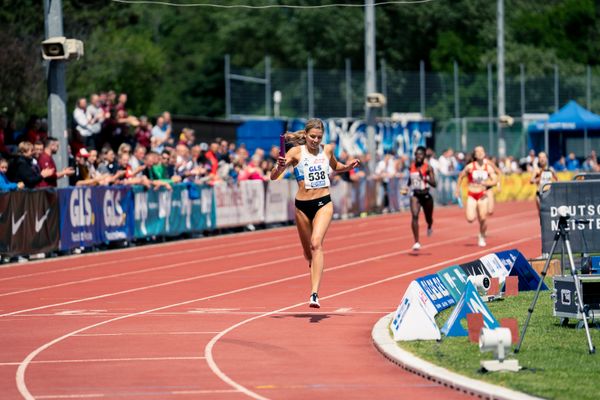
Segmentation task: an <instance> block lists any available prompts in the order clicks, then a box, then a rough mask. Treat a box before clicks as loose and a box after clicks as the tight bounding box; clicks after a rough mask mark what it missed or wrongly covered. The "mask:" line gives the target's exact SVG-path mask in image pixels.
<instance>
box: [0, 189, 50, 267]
mask: <svg viewBox="0 0 600 400" xmlns="http://www.w3.org/2000/svg"><path fill="white" fill-rule="evenodd" d="M0 207H1V208H0V239H1V243H0V253H2V254H5V255H9V256H13V255H20V254H36V253H46V252H50V251H53V250H55V249H56V248H57V247H58V237H59V234H58V233H59V231H58V219H59V216H58V214H59V210H58V196H57V193H56V190H39V191H16V192H9V193H3V194H0Z"/></svg>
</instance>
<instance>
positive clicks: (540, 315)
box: [398, 282, 600, 400]
mask: <svg viewBox="0 0 600 400" xmlns="http://www.w3.org/2000/svg"><path fill="white" fill-rule="evenodd" d="M551 285H552V283H551V282H548V286H549V287H550V286H551ZM550 294H551V290H549V291H542V292H540V295H539V298H538V300H537V303H536V306H535V310H534V312H533V315H532V317H531V321H530V323H529V326H528V328H527V332H526V335H525V340H524V341H523V345H522V346H521V350H520V352H519V353H518V354H511V355H510V356H509V357H508V358H516V359H518V360H519V363H520V365H521V367H523V369H522V370H521V371H519V372H494V373H483V372H481V371H480V366H479V362H480V360H491V359H493V354H492V353H480V352H479V347H478V345H477V344H475V343H471V342H469V339H468V338H467V337H442V340H441V341H440V342H437V341H414V342H398V345H399V346H400V347H401V348H402V349H404V350H407V351H410V352H412V353H414V354H415V355H417V356H418V357H420V358H423V359H425V360H427V361H429V362H432V363H434V364H436V365H440V366H442V367H444V368H447V369H449V370H451V371H454V372H457V373H460V374H462V375H465V376H468V377H471V378H474V379H480V380H484V381H486V382H489V383H493V384H497V385H501V386H505V387H508V388H511V389H514V390H518V391H521V392H525V393H528V394H531V395H534V396H539V397H544V398H548V399H564V400H576V399H577V400H580V399H581V400H587V399H589V400H592V399H593V400H595V399H599V398H600V380H599V379H600V329H598V328H597V327H596V326H594V325H593V324H592V325H590V333H591V336H592V342H593V343H594V345H595V346H596V347H597V348H598V352H599V353H598V354H593V355H590V354H589V352H588V344H587V339H586V335H585V329H584V328H583V327H582V328H581V329H577V327H576V323H575V322H576V321H575V320H570V321H569V324H568V325H567V326H561V324H560V319H559V318H557V317H553V316H552V310H553V307H554V306H553V301H552V300H551V298H550ZM533 295H534V292H533V291H532V292H521V293H520V294H519V296H517V297H510V298H506V299H504V300H500V301H495V302H491V303H487V305H488V307H489V309H490V311H491V312H492V314H493V315H494V316H495V317H496V319H498V320H500V319H501V318H507V317H513V318H517V320H518V321H519V332H520V331H521V329H522V327H523V324H524V323H525V319H526V317H527V310H528V308H529V306H530V305H531V302H532V300H533ZM452 310H453V308H450V309H448V310H445V311H444V312H442V313H440V314H438V315H437V316H436V321H437V323H438V326H440V327H441V326H443V324H444V322H446V319H448V317H449V316H450V313H451V312H452ZM599 322H600V321H599ZM465 323H466V322H465ZM513 348H514V346H513Z"/></svg>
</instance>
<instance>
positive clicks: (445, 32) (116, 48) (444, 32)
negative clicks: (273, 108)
mask: <svg viewBox="0 0 600 400" xmlns="http://www.w3.org/2000/svg"><path fill="white" fill-rule="evenodd" d="M200 1H202V0H194V2H200ZM179 2H180V3H184V2H191V1H188V0H180V1H179ZM212 2H214V3H219V4H254V5H264V4H273V3H279V4H296V5H298V4H303V5H315V4H332V3H337V2H339V1H337V0H320V1H318V2H315V1H313V0H277V1H276V2H273V1H266V0H227V1H223V2H220V1H219V2H217V1H212ZM9 3H10V4H7V5H6V6H4V7H0V26H2V27H3V28H2V34H1V35H0V45H1V46H2V47H1V48H2V51H3V52H6V51H10V52H11V54H12V55H14V57H5V56H4V54H2V55H0V68H1V70H2V74H0V75H1V77H0V90H1V93H2V98H1V99H0V100H1V101H0V107H4V108H5V109H6V111H4V112H6V113H8V114H9V115H11V116H13V117H14V116H17V115H27V114H30V113H39V112H41V111H43V110H44V108H45V96H46V95H45V82H44V79H45V77H44V68H43V64H42V61H41V57H40V56H39V42H41V41H42V40H43V37H44V15H43V14H44V10H43V1H39V0H18V1H13V2H9ZM353 3H355V4H362V3H363V1H360V0H354V1H353ZM363 11H364V10H363V9H362V7H358V8H340V7H337V8H321V9H309V10H299V9H263V10H249V9H218V8H208V7H166V6H160V5H150V4H138V5H127V4H122V3H116V2H106V1H102V0H87V1H84V0H63V16H64V31H65V35H66V36H67V37H74V38H78V39H81V40H83V41H84V43H85V56H84V58H83V59H81V60H79V61H70V62H69V65H68V68H67V76H68V89H67V92H68V95H69V105H68V109H69V110H71V109H72V107H73V105H74V101H75V99H76V98H77V97H80V96H88V95H89V94H90V93H92V92H98V91H102V90H109V89H113V90H115V91H124V92H127V93H128V95H129V102H130V107H131V110H132V111H133V113H135V114H138V115H139V114H148V115H149V116H154V115H156V114H157V113H159V112H161V111H163V110H170V111H172V112H173V113H176V114H187V115H196V116H203V115H205V116H222V115H223V114H224V111H225V110H224V109H225V106H224V76H223V67H224V66H223V57H224V55H225V54H230V55H231V61H232V65H234V66H238V67H248V68H252V67H255V68H256V71H257V74H260V73H261V68H262V67H263V64H262V63H263V60H264V57H265V56H266V55H268V56H270V57H271V62H272V66H273V68H305V67H306V63H307V59H308V58H309V57H310V58H312V59H313V61H314V65H315V68H318V69H343V67H344V60H345V59H346V58H349V59H351V61H352V66H353V69H355V70H360V69H362V68H363V65H364V48H363V41H364V19H363V18H364V15H363ZM599 13H600V7H599V6H598V5H597V2H595V1H594V0H563V1H558V0H545V1H541V0H505V20H506V67H507V71H508V72H509V73H518V71H519V65H520V64H524V65H525V68H526V70H527V74H528V76H543V75H544V74H548V73H549V72H551V70H552V68H553V66H554V65H555V64H557V65H559V67H560V69H561V71H565V72H571V73H582V71H584V70H585V68H584V66H585V65H586V64H590V65H592V66H596V65H597V64H598V63H599V62H600V40H598V39H599V36H600V35H599V33H600V22H598V21H600V18H598V17H599ZM376 18H377V21H376V29H377V44H376V46H377V57H378V58H384V59H385V60H386V62H387V66H388V68H390V69H393V70H413V71H414V70H417V69H418V66H419V62H420V61H421V60H423V61H425V63H426V68H427V69H428V70H430V71H436V72H451V71H452V68H453V64H454V62H457V63H458V65H459V66H460V71H461V73H481V74H485V71H486V65H487V63H492V64H495V59H496V2H495V1H489V0H452V1H443V0H439V1H433V2H429V3H421V4H412V5H407V4H403V5H400V4H399V5H382V6H379V7H377V8H376ZM477 80H481V79H479V78H477ZM482 84H483V83H481V82H480V83H479V84H478V85H479V86H481V85H482ZM467 91H468V89H467ZM433 107H435V105H433ZM465 107H470V105H468V104H465Z"/></svg>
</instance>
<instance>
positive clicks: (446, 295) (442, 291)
mask: <svg viewBox="0 0 600 400" xmlns="http://www.w3.org/2000/svg"><path fill="white" fill-rule="evenodd" d="M415 282H417V283H418V284H419V285H420V286H421V288H422V289H423V291H424V292H425V293H426V294H427V297H429V299H430V300H431V302H432V303H433V305H434V306H435V308H436V310H437V311H438V312H439V311H442V310H444V309H446V308H448V307H450V306H453V305H454V304H456V301H454V298H453V297H452V295H451V294H450V292H449V291H448V289H447V288H446V286H445V285H444V283H443V282H442V280H441V279H440V277H439V276H438V275H436V274H431V275H426V276H423V277H421V278H417V279H415Z"/></svg>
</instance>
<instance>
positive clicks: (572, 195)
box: [540, 180, 600, 253]
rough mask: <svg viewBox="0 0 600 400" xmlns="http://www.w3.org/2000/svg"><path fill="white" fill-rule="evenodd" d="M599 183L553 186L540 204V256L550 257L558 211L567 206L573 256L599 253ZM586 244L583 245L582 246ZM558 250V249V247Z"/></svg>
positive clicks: (566, 183) (570, 183) (567, 226)
mask: <svg viewBox="0 0 600 400" xmlns="http://www.w3.org/2000/svg"><path fill="white" fill-rule="evenodd" d="M598 193H600V181H597V180H584V181H571V182H554V183H552V184H551V185H550V189H549V190H547V191H545V192H543V193H542V195H541V202H540V210H541V212H540V221H541V226H542V252H543V253H549V252H550V250H551V248H552V242H553V241H554V235H555V233H556V232H557V231H558V222H559V218H560V216H559V215H558V208H559V207H560V206H566V207H567V209H568V213H569V215H570V218H568V219H567V224H566V230H567V231H568V232H570V234H569V240H570V242H571V249H572V251H573V252H574V253H584V252H589V253H594V252H598V251H600V197H599V196H598ZM584 241H585V243H584ZM586 244H587V248H586ZM557 248H560V247H559V246H558V247H557Z"/></svg>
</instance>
